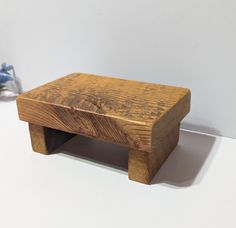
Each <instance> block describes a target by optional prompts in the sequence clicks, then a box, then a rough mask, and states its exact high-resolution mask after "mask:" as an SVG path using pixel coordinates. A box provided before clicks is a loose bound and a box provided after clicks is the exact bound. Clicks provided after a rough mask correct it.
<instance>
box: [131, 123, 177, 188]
mask: <svg viewBox="0 0 236 228" xmlns="http://www.w3.org/2000/svg"><path fill="white" fill-rule="evenodd" d="M179 128H180V125H179V124H178V126H176V127H174V128H173V129H172V130H171V131H170V132H169V133H167V134H166V135H164V136H162V137H160V138H155V137H153V138H154V140H155V147H153V148H152V150H151V152H150V151H149V152H148V151H140V150H138V149H133V148H130V150H129V160H128V175H129V179H131V180H134V181H137V182H141V183H144V184H150V182H151V180H152V178H153V177H154V176H155V174H156V173H157V171H158V170H159V169H160V168H161V166H162V165H163V164H164V162H165V161H166V159H167V158H168V156H169V154H170V153H171V152H172V151H173V150H174V148H175V147H176V145H177V144H178V141H179Z"/></svg>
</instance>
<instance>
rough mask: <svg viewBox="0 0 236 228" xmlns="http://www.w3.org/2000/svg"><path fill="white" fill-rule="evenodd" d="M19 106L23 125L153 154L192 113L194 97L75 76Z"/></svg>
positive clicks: (160, 88)
mask: <svg viewBox="0 0 236 228" xmlns="http://www.w3.org/2000/svg"><path fill="white" fill-rule="evenodd" d="M17 105H18V110H19V116H20V119H21V120H24V121H27V122H30V123H33V124H36V125H40V126H44V127H48V128H53V129H58V130H61V131H65V132H70V133H75V134H82V135H86V136H89V137H94V138H97V139H101V140H106V141H111V142H114V143H118V144H123V145H127V146H129V147H130V148H135V149H137V150H140V151H145V152H152V148H155V147H156V144H158V137H161V136H163V135H165V134H168V132H170V131H171V130H172V129H173V128H174V127H175V126H176V125H178V124H179V122H180V121H181V120H182V119H183V117H184V116H185V115H186V114H187V113H188V112H189V109H190V91H189V90H188V89H185V88H178V87H172V86H164V85H158V84H151V83H144V82H136V81H130V80H124V79H116V78H110V77H104V76H96V75H88V74H72V75H69V76H66V77H63V78H61V79H58V80H56V81H54V82H51V83H48V84H46V85H43V86H41V87H38V88H36V89H34V90H32V91H29V92H27V93H24V94H22V95H21V96H19V97H18V98H17ZM153 132H155V135H154V134H153Z"/></svg>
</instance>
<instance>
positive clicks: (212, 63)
mask: <svg viewBox="0 0 236 228" xmlns="http://www.w3.org/2000/svg"><path fill="white" fill-rule="evenodd" d="M235 12H236V1H234V0H178V1H176V0H142V1H141V0H116V1H115V0H99V1H96V0H67V1H66V0H37V1H33V0H21V1H17V0H0V62H2V61H7V62H8V63H11V64H14V65H15V68H16V71H17V72H18V74H19V76H20V77H21V79H22V82H23V87H24V89H25V90H28V89H31V88H33V87H35V86H38V85H40V84H42V83H44V82H47V81H50V80H52V79H55V78H57V77H59V76H62V75H64V74H68V73H72V72H75V71H76V72H88V73H95V74H103V75H111V76H112V75H114V76H120V77H123V78H128V79H135V80H142V81H149V82H155V83H162V84H170V85H177V86H184V87H188V88H190V89H191V90H192V110H191V114H190V115H189V116H188V117H187V118H186V119H185V121H184V123H183V127H184V128H188V129H192V130H200V131H203V132H208V133H215V134H219V135H224V136H230V137H236V121H235V116H236V105H235V99H236V92H235V83H236V79H235V78H236V64H235V62H236V42H235V40H236V14H235Z"/></svg>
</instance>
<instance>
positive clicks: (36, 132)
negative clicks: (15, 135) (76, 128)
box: [29, 123, 75, 154]
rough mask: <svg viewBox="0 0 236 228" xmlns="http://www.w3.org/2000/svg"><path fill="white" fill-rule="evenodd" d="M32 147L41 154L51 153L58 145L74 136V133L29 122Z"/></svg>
mask: <svg viewBox="0 0 236 228" xmlns="http://www.w3.org/2000/svg"><path fill="white" fill-rule="evenodd" d="M29 131H30V138H31V144H32V148H33V150H34V151H35V152H38V153H41V154H51V153H53V152H54V151H55V150H56V149H57V148H58V147H60V146H61V145H63V144H64V143H65V142H67V141H68V140H70V139H71V138H73V137H74V136H75V134H71V133H67V132H63V131H59V130H56V129H51V128H46V127H42V126H39V125H35V124H32V123H29Z"/></svg>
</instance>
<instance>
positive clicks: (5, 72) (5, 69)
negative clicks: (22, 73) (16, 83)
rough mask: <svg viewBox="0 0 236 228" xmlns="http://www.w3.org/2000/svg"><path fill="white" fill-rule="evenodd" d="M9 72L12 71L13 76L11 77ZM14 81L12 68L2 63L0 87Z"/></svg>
mask: <svg viewBox="0 0 236 228" xmlns="http://www.w3.org/2000/svg"><path fill="white" fill-rule="evenodd" d="M9 71H13V75H11V74H10V73H9ZM14 79H15V71H14V67H13V66H12V65H7V64H6V63H3V64H2V67H1V68H0V85H1V84H4V83H6V82H8V81H13V80H14Z"/></svg>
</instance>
